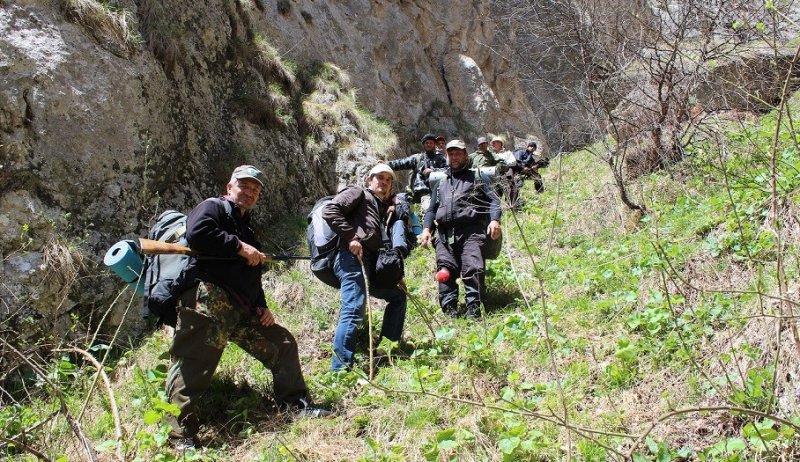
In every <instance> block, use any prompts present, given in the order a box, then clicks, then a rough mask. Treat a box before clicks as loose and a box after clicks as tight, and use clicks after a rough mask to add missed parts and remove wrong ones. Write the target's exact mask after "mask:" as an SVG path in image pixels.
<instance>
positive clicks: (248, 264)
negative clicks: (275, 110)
mask: <svg viewBox="0 0 800 462" xmlns="http://www.w3.org/2000/svg"><path fill="white" fill-rule="evenodd" d="M262 187H263V173H261V171H259V170H258V169H256V168H255V167H253V166H251V165H242V166H240V167H237V168H236V169H235V170H234V171H233V175H232V176H231V179H230V181H229V182H228V185H227V194H226V195H225V196H223V197H219V198H211V199H206V200H205V201H203V202H201V203H200V204H199V205H198V206H197V207H195V208H194V210H192V212H191V213H190V214H189V217H188V218H187V222H186V239H187V240H188V242H189V245H190V246H191V247H192V249H193V250H195V251H196V252H198V253H199V254H200V255H202V256H208V257H217V258H216V259H203V258H195V259H193V260H192V261H191V262H190V263H189V265H188V266H187V268H186V270H185V272H184V274H183V278H182V280H183V282H182V283H181V286H182V287H190V288H189V289H188V290H186V291H185V292H183V294H182V296H181V300H180V303H179V305H178V322H177V325H176V327H175V336H174V338H173V340H172V348H171V350H170V352H171V355H172V363H171V365H170V368H169V373H168V376H167V390H166V391H167V395H168V396H169V400H170V402H172V403H174V404H176V405H177V406H178V408H179V409H180V414H179V415H178V416H177V418H172V419H171V422H170V423H171V424H172V433H171V434H170V439H171V443H172V445H173V446H174V447H176V448H177V449H183V450H185V449H190V448H193V447H194V437H195V435H196V434H197V432H198V430H199V421H198V418H197V416H196V413H195V402H196V400H197V398H198V396H199V395H201V394H202V393H203V392H204V391H206V390H207V389H208V387H209V386H210V385H211V378H212V377H213V375H214V371H215V370H216V368H217V365H218V364H219V360H220V358H221V357H222V352H223V351H224V350H225V346H226V345H227V343H228V342H229V341H230V342H234V343H236V344H237V345H239V346H240V347H241V348H242V349H243V350H245V351H246V352H248V353H249V354H250V355H252V356H253V357H254V358H256V359H257V360H259V361H260V362H261V363H262V364H263V365H264V367H266V368H267V369H269V370H270V371H271V372H272V377H273V392H274V394H275V401H276V402H277V403H278V404H279V405H280V406H282V407H284V408H286V409H292V410H295V411H297V413H298V415H301V416H315V417H321V416H327V415H330V412H329V411H326V410H323V409H318V408H314V407H312V406H311V405H310V404H309V402H308V400H307V388H306V384H305V381H304V380H303V373H302V371H301V370H300V360H299V357H298V353H297V342H296V341H295V339H294V337H293V336H292V334H291V333H290V332H289V331H288V330H286V329H285V328H283V327H281V326H279V325H278V324H276V323H275V318H274V317H273V315H272V312H271V311H270V310H269V308H267V303H266V300H265V297H264V290H263V289H262V287H261V269H262V264H263V263H264V262H266V261H268V260H269V257H268V256H267V255H265V254H264V253H262V252H261V251H260V250H259V248H260V245H259V244H258V241H257V240H256V238H255V234H254V233H253V230H252V228H251V227H250V211H251V210H252V209H253V207H255V205H256V202H257V200H258V198H259V195H260V194H261V188H262Z"/></svg>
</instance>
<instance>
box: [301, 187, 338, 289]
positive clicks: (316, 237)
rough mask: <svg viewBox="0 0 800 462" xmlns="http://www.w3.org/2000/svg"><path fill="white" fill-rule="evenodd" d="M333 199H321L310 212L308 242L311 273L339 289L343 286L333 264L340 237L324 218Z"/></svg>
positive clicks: (307, 229)
mask: <svg viewBox="0 0 800 462" xmlns="http://www.w3.org/2000/svg"><path fill="white" fill-rule="evenodd" d="M333 197H334V196H325V197H323V198H321V199H319V200H318V201H317V202H316V203H315V204H314V207H313V208H312V209H311V212H309V214H308V227H307V228H306V242H307V243H308V252H309V255H310V256H311V263H310V266H311V272H312V273H313V274H314V276H315V277H316V278H317V279H319V280H320V281H322V282H324V283H325V284H327V285H329V286H331V287H333V288H336V289H338V288H339V287H341V284H340V282H339V278H337V277H336V273H334V271H333V262H334V260H335V259H336V253H337V252H338V251H339V236H338V235H337V234H336V233H335V232H334V231H333V230H332V229H331V227H330V226H328V222H326V221H325V219H323V218H322V209H323V207H324V206H326V205H328V204H329V203H330V202H331V199H333Z"/></svg>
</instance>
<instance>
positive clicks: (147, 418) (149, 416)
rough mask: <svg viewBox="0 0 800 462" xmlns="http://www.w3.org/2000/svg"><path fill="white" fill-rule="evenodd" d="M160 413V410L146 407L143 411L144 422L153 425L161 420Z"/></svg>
mask: <svg viewBox="0 0 800 462" xmlns="http://www.w3.org/2000/svg"><path fill="white" fill-rule="evenodd" d="M161 415H162V414H161V413H160V412H158V411H156V410H154V409H148V410H147V412H145V413H144V423H146V424H147V425H153V424H154V423H156V422H158V421H159V420H161Z"/></svg>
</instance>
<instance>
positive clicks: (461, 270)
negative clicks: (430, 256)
mask: <svg viewBox="0 0 800 462" xmlns="http://www.w3.org/2000/svg"><path fill="white" fill-rule="evenodd" d="M447 162H448V165H449V167H448V168H447V170H445V175H446V177H445V178H443V179H441V180H439V184H438V187H436V188H434V191H433V194H432V196H431V205H430V207H429V208H428V210H427V212H426V213H425V219H424V224H423V226H424V229H423V230H422V236H421V244H422V245H423V246H425V247H427V246H428V245H430V244H431V242H432V240H433V232H434V230H436V231H438V236H437V239H436V266H437V268H440V269H445V270H446V273H449V275H447V277H444V278H442V279H440V282H439V305H440V306H441V307H442V311H444V313H445V314H447V315H449V316H452V317H455V316H457V315H459V309H458V285H456V279H457V278H458V277H459V274H460V276H461V280H462V281H463V282H464V290H465V292H466V297H465V298H466V303H467V308H466V315H467V316H469V317H471V318H473V319H475V318H478V317H479V316H480V313H481V311H480V310H481V308H480V305H481V302H482V301H483V299H484V290H485V284H484V273H485V270H486V265H485V259H484V256H483V247H484V245H485V243H486V240H487V239H493V240H496V239H498V238H500V216H501V213H502V211H501V207H500V198H499V197H498V196H497V193H496V192H495V190H494V188H493V187H492V186H491V185H490V183H489V179H488V178H487V177H486V175H485V174H482V173H481V172H480V171H479V170H475V169H470V168H469V158H468V157H467V150H466V145H465V144H464V142H463V141H461V140H452V141H450V142H449V143H447ZM446 273H445V274H446Z"/></svg>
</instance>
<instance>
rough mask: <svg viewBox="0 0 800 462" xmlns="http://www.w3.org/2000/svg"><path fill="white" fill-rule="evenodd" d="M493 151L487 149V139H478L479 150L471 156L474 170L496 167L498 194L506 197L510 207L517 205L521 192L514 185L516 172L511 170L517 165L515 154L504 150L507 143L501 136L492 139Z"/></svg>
mask: <svg viewBox="0 0 800 462" xmlns="http://www.w3.org/2000/svg"><path fill="white" fill-rule="evenodd" d="M491 145H492V149H487V144H486V138H483V137H481V138H479V139H478V150H477V151H475V152H473V153H472V154H471V155H470V162H471V163H472V168H476V169H480V168H484V167H495V169H496V170H495V174H494V182H495V184H496V185H497V188H496V189H497V193H498V194H499V195H500V196H503V195H504V194H505V195H506V202H507V203H508V204H509V205H510V206H514V205H515V204H516V203H517V197H518V195H519V191H517V189H516V187H515V185H514V172H513V171H512V170H511V169H512V167H514V166H515V165H516V164H517V161H516V159H515V158H514V154H512V153H511V152H510V151H506V150H505V149H504V146H505V141H503V138H501V137H499V136H495V137H494V138H492V142H491Z"/></svg>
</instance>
